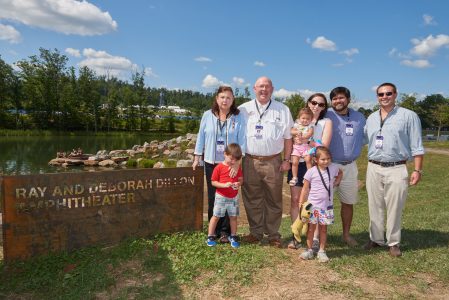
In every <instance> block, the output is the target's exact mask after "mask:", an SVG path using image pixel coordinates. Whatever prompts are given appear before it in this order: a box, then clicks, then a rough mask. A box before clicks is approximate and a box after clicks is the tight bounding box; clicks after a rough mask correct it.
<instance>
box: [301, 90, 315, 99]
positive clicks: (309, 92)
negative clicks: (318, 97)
mask: <svg viewBox="0 0 449 300" xmlns="http://www.w3.org/2000/svg"><path fill="white" fill-rule="evenodd" d="M315 93H317V92H316V91H312V90H309V89H305V90H299V94H300V95H301V96H302V97H303V98H304V100H306V101H307V99H308V98H309V97H310V96H312V95H313V94H315Z"/></svg>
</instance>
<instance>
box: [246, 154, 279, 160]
mask: <svg viewBox="0 0 449 300" xmlns="http://www.w3.org/2000/svg"><path fill="white" fill-rule="evenodd" d="M245 155H246V156H248V157H250V158H252V159H257V160H270V159H273V158H276V157H278V156H279V155H280V153H278V154H274V155H268V156H262V155H252V154H249V153H246V154H245Z"/></svg>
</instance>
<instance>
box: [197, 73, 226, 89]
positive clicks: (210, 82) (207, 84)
mask: <svg viewBox="0 0 449 300" xmlns="http://www.w3.org/2000/svg"><path fill="white" fill-rule="evenodd" d="M220 85H224V83H223V81H220V80H218V78H217V77H215V76H213V75H211V74H208V75H206V77H204V79H203V83H202V84H201V86H202V87H204V88H216V87H218V86H220Z"/></svg>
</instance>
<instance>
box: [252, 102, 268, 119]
mask: <svg viewBox="0 0 449 300" xmlns="http://www.w3.org/2000/svg"><path fill="white" fill-rule="evenodd" d="M254 103H255V104H256V108H257V112H258V113H259V123H260V121H261V120H262V117H263V116H264V114H265V113H266V112H267V110H268V109H269V108H270V105H271V99H270V102H269V103H268V106H267V108H266V109H265V110H264V111H263V113H260V109H259V105H257V100H256V99H254Z"/></svg>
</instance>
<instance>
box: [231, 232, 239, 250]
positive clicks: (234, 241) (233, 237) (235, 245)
mask: <svg viewBox="0 0 449 300" xmlns="http://www.w3.org/2000/svg"><path fill="white" fill-rule="evenodd" d="M229 242H230V243H231V247H232V248H238V247H240V243H239V241H238V237H237V236H236V235H231V236H230V237H229Z"/></svg>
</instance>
